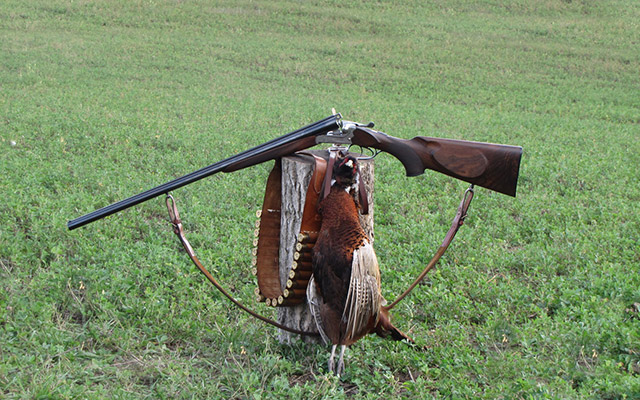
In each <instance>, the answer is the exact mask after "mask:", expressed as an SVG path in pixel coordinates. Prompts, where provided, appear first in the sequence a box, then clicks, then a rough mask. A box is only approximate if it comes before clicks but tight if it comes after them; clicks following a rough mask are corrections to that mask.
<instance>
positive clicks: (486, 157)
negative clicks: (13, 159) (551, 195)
mask: <svg viewBox="0 0 640 400" xmlns="http://www.w3.org/2000/svg"><path fill="white" fill-rule="evenodd" d="M372 128H373V123H369V124H366V125H364V124H360V123H356V122H352V121H347V120H344V119H342V116H341V115H340V114H333V115H331V116H329V117H327V118H324V119H322V120H320V121H317V122H314V123H312V124H310V125H307V126H305V127H303V128H300V129H297V130H295V131H293V132H290V133H287V134H285V135H283V136H280V137H278V138H275V139H273V140H270V141H268V142H266V143H263V144H261V145H258V146H256V147H253V148H251V149H249V150H246V151H243V152H241V153H239V154H236V155H234V156H231V157H229V158H226V159H224V160H222V161H218V162H216V163H214V164H211V165H209V166H207V167H204V168H201V169H199V170H197V171H194V172H191V173H190V174H187V175H184V176H182V177H180V178H177V179H174V180H172V181H170V182H167V183H164V184H162V185H160V186H156V187H154V188H152V189H149V190H147V191H146V192H142V193H139V194H136V195H135V196H132V197H129V198H127V199H125V200H121V201H119V202H117V203H113V204H111V205H109V206H106V207H103V208H101V209H99V210H96V211H93V212H91V213H89V214H86V215H83V216H81V217H78V218H76V219H73V220H71V221H69V222H68V223H67V226H68V228H69V229H70V230H72V229H76V228H79V227H81V226H83V225H86V224H89V223H91V222H93V221H96V220H98V219H101V218H104V217H106V216H108V215H111V214H114V213H117V212H119V211H122V210H124V209H126V208H129V207H132V206H134V205H136V204H140V203H142V202H144V201H147V200H150V199H152V198H154V197H157V196H160V195H163V194H168V193H169V192H170V191H172V190H175V189H177V188H180V187H183V186H185V185H188V184H190V183H193V182H195V181H198V180H200V179H203V178H206V177H208V176H211V175H213V174H216V173H218V172H233V171H237V170H240V169H243V168H247V167H250V166H253V165H256V164H260V163H263V162H265V161H269V160H274V159H277V158H280V157H284V156H287V155H290V154H293V153H295V152H297V151H301V150H304V149H307V148H310V147H313V146H315V145H316V144H319V143H333V144H347V145H357V146H361V147H366V148H372V149H376V150H377V151H382V152H387V153H390V154H392V155H393V156H395V157H396V158H398V159H399V160H400V162H402V164H403V165H404V168H405V170H406V173H407V176H416V175H420V174H422V173H424V171H425V169H431V170H434V171H438V172H441V173H443V174H445V175H448V176H451V177H454V178H457V179H460V180H463V181H465V182H469V183H471V184H474V185H478V186H482V187H485V188H488V189H491V190H495V191H497V192H500V193H504V194H507V195H510V196H515V195H516V186H517V183H518V173H519V169H520V158H521V157H522V148H521V147H519V146H509V145H502V144H490V143H480V142H472V141H465V140H453V139H440V138H432V137H424V136H417V137H414V138H413V139H400V138H396V137H393V136H389V135H387V134H385V133H382V132H379V131H376V130H373V129H372Z"/></svg>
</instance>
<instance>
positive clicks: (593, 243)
mask: <svg viewBox="0 0 640 400" xmlns="http://www.w3.org/2000/svg"><path fill="white" fill-rule="evenodd" d="M638 21H640V7H639V5H638V3H637V2H635V1H630V0H620V1H597V2H595V1H587V0H574V1H570V0H565V1H561V0H541V1H535V2H531V1H524V0H514V1H495V0H485V1H478V2H466V1H435V2H417V1H416V2H410V1H403V2H356V1H349V2H345V1H335V2H334V1H330V2H291V1H272V2H262V1H258V2H256V1H238V2H232V1H228V2H224V1H219V2H209V1H203V0H202V1H198V0H194V1H190V0H185V1H169V0H157V1H143V0H139V1H124V0H120V1H92V2H89V1H73V0H47V1H44V0H43V1H35V0H33V1H17V0H5V1H3V2H1V3H0V149H1V150H0V165H1V170H2V173H3V178H2V179H0V193H2V198H3V205H2V207H0V226H2V228H0V261H1V265H0V282H1V288H2V290H0V357H1V361H0V397H5V398H138V397H152V398H156V397H157V398H192V397H195V398H292V399H293V398H295V399H298V398H332V399H334V398H398V397H406V398H469V399H472V398H486V399H495V398H504V399H512V398H521V399H538V398H550V399H555V398H563V399H578V398H580V399H582V398H594V399H624V398H628V399H633V398H636V399H637V398H640V273H639V272H640V271H639V270H640V250H639V249H640V245H639V243H638V238H639V236H640V217H639V216H638V215H639V214H638V202H639V201H640V189H639V186H638V176H639V175H638V165H640V96H639V94H640V83H639V82H640V81H639V80H638V72H639V71H640V51H638V50H639V48H640V27H639V23H638ZM331 107H335V108H336V109H337V110H338V111H340V112H341V113H342V114H343V115H344V116H345V117H346V118H347V119H351V120H359V121H363V122H367V121H369V120H372V121H375V122H376V126H377V127H378V128H379V129H381V130H383V131H385V132H387V133H389V134H392V135H394V136H398V137H404V138H411V137H413V136H416V135H425V136H437V137H449V138H459V139H467V140H478V141H487V142H498V143H507V144H516V145H521V146H523V147H524V149H525V153H524V158H523V163H522V168H521V177H520V182H519V189H518V197H517V198H516V199H513V198H510V197H507V196H503V195H499V194H497V193H492V192H490V191H488V190H484V189H479V190H478V191H477V194H476V199H475V200H474V202H473V204H472V205H471V210H470V215H469V218H468V219H467V223H466V224H465V226H464V227H463V228H462V230H461V231H460V233H459V234H458V237H457V238H456V240H455V241H454V243H453V245H452V246H451V248H450V250H449V252H448V253H447V254H446V255H445V256H444V257H443V259H442V261H441V263H440V264H439V267H438V269H437V270H436V271H434V272H432V273H431V274H429V275H428V277H427V281H426V282H425V284H424V285H421V286H419V288H418V289H417V290H416V291H414V292H413V293H412V295H411V296H410V297H409V298H407V299H406V300H405V301H404V302H402V303H400V305H399V306H398V307H397V308H396V309H395V310H394V321H395V322H396V324H397V325H398V326H399V327H400V328H401V329H403V330H405V331H407V332H408V333H409V334H410V335H411V336H412V337H414V338H415V339H416V342H417V346H416V347H412V346H408V345H406V344H403V343H391V342H387V341H383V340H380V339H378V338H376V337H370V338H366V339H364V340H362V341H361V342H359V343H357V344H356V345H354V346H352V348H351V350H350V351H349V352H348V353H347V370H346V373H345V374H344V376H342V377H341V378H340V379H336V378H335V377H332V376H330V375H328V374H327V373H326V368H325V365H326V360H327V358H328V353H327V349H325V348H323V347H322V346H317V345H313V346H310V345H306V344H302V343H301V344H296V345H294V346H283V345H280V344H279V343H278V341H277V332H276V331H275V330H274V329H273V328H271V327H269V326H266V325H263V324H262V323H260V322H259V321H255V320H253V319H251V318H249V317H248V316H246V315H244V314H241V313H240V312H239V311H237V310H236V309H234V308H231V306H230V304H229V303H228V302H227V301H226V299H224V298H222V297H221V296H220V295H219V294H218V293H216V292H215V291H214V290H213V289H212V288H211V287H210V286H209V285H208V283H206V282H205V281H204V280H203V279H202V277H201V276H200V275H199V273H197V271H195V270H194V268H193V267H192V266H191V264H190V263H189V261H188V259H187V258H186V256H185V255H184V254H183V253H181V252H180V251H179V244H178V243H177V242H176V239H175V237H174V236H173V234H172V233H171V230H170V227H169V224H168V223H167V217H166V216H165V210H164V205H163V201H162V200H161V199H156V200H152V201H149V202H147V203H145V204H142V205H139V206H136V207H135V208H133V209H130V210H127V211H125V212H122V213H119V214H117V215H115V216H112V217H110V218H108V219H106V220H104V221H99V222H96V223H94V224H92V225H89V226H87V227H85V228H83V229H80V230H77V231H73V232H69V231H67V230H66V221H67V220H68V219H72V218H75V217H77V216H79V215H81V214H84V213H86V212H89V211H92V210H94V209H96V208H98V207H101V206H104V205H107V204H109V203H111V202H114V201H117V200H120V199H122V198H125V197H128V196H130V195H133V194H135V193H138V192H140V191H142V190H145V189H148V188H150V187H152V186H155V185H158V184H160V183H163V182H165V181H168V180H169V179H171V178H174V177H177V176H180V175H183V174H185V173H188V172H190V171H192V170H195V169H197V168H200V167H202V166H205V165H208V164H210V163H213V162H214V161H217V160H220V159H221V158H223V157H226V156H229V155H232V154H234V153H236V152H238V151H241V150H244V149H246V148H248V147H250V146H253V145H257V144H259V143H262V142H264V141H266V140H268V139H271V138H273V137H276V136H278V135H281V134H284V133H286V132H289V131H291V130H294V129H296V128H298V127H301V126H303V125H306V124H307V123H310V122H313V121H315V120H318V119H320V118H323V117H325V116H327V115H329V113H330V110H331ZM269 167H270V165H260V166H257V167H253V168H250V169H246V170H243V171H241V172H237V173H233V174H227V175H219V176H215V177H212V178H210V179H206V180H204V181H200V182H198V183H195V184H193V185H191V186H189V187H187V188H184V189H180V190H178V191H176V192H175V193H174V194H175V195H176V196H177V197H178V201H179V203H180V205H181V208H182V214H183V215H182V216H183V219H184V220H185V224H186V228H187V229H188V231H189V232H190V234H191V238H192V242H193V244H194V246H195V247H196V249H198V251H199V254H200V256H201V258H202V259H203V260H204V261H205V263H206V264H207V265H212V266H213V267H212V270H213V271H214V272H215V275H216V276H218V277H219V278H220V280H221V281H222V282H223V283H224V284H225V285H226V286H228V287H230V288H232V290H233V293H234V296H236V297H238V298H240V299H242V300H243V301H245V302H246V303H249V304H251V303H252V301H253V289H254V287H255V282H254V279H253V277H252V276H251V274H250V271H249V270H250V268H249V265H250V259H251V255H250V251H249V249H250V247H251V245H250V243H251V233H252V224H253V222H254V221H253V220H254V218H255V217H254V212H255V210H256V209H257V208H258V207H259V205H260V203H261V196H262V191H263V185H264V182H265V180H266V175H267V173H268V170H269ZM402 172H403V171H402V168H401V165H400V163H399V162H398V161H397V160H394V159H393V158H392V157H390V156H380V157H378V159H376V183H377V184H376V192H375V197H376V199H375V200H376V201H375V207H376V249H377V253H378V256H379V258H380V262H381V268H382V279H383V293H384V295H385V296H386V297H387V298H388V299H392V298H393V297H394V296H395V294H397V293H399V292H400V291H402V290H403V289H404V288H405V287H406V286H407V285H408V284H409V283H410V281H411V280H412V279H413V277H414V276H415V275H417V273H418V272H419V271H420V270H421V269H422V267H423V265H424V264H425V263H426V262H428V260H429V258H430V257H431V255H432V254H433V252H435V250H436V248H437V246H438V245H439V243H440V241H441V240H442V236H443V235H444V233H445V232H446V230H447V229H448V226H449V223H450V220H451V218H452V217H453V214H454V211H455V207H456V205H457V203H458V196H459V195H460V193H461V192H462V190H463V189H464V188H465V186H466V185H465V184H464V183H462V182H459V181H455V180H453V179H450V178H447V177H445V176H441V175H438V174H436V173H432V172H431V173H429V172H428V173H426V174H425V175H423V176H420V177H417V178H405V177H404V175H403V173H402ZM256 307H260V306H259V305H258V306H256ZM261 310H262V311H263V312H264V313H266V314H270V313H272V312H273V310H270V309H261Z"/></svg>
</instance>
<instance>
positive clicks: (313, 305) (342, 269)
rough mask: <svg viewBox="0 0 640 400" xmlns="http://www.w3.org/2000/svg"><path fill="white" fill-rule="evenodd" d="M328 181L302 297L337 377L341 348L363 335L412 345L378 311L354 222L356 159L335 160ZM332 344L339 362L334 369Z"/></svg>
mask: <svg viewBox="0 0 640 400" xmlns="http://www.w3.org/2000/svg"><path fill="white" fill-rule="evenodd" d="M333 179H334V182H333V183H332V186H331V190H330V192H329V195H328V196H327V197H326V198H325V199H324V200H323V201H322V202H321V203H320V214H321V215H322V227H321V229H320V232H319V235H318V240H317V242H316V245H315V247H314V250H313V277H312V279H311V281H310V282H309V285H308V287H307V298H308V299H309V306H310V309H311V312H312V314H313V316H314V318H315V321H316V325H317V327H318V330H319V331H320V335H321V336H322V338H323V340H324V341H325V343H327V344H328V343H331V344H332V348H331V357H330V358H329V371H331V372H335V373H336V374H337V375H340V374H341V373H342V371H343V370H344V351H345V349H346V347H347V346H349V345H351V344H353V343H355V342H356V341H358V340H359V339H360V338H362V337H363V336H365V335H367V334H369V333H376V334H378V335H379V336H381V337H389V336H391V338H392V339H394V340H402V339H406V340H408V341H411V342H413V340H412V339H411V338H409V337H408V336H407V335H405V334H404V333H402V332H401V331H399V330H398V329H397V328H396V327H394V326H393V325H392V324H391V321H390V317H389V314H388V312H387V311H386V310H385V309H384V308H383V302H384V299H383V298H382V295H381V293H380V270H379V268H378V260H377V258H376V254H375V252H374V250H373V246H372V245H371V241H370V239H369V238H368V237H367V235H366V233H365V232H364V231H363V230H362V227H361V226H360V221H359V219H358V207H357V200H356V198H357V197H356V196H355V194H356V190H357V187H358V179H359V176H358V165H357V160H356V159H355V158H354V157H353V156H346V157H343V156H339V157H338V159H337V160H336V162H335V166H334V169H333ZM338 345H340V346H341V349H340V358H339V360H338V365H337V368H335V369H334V365H335V364H334V363H335V353H336V348H337V346H338Z"/></svg>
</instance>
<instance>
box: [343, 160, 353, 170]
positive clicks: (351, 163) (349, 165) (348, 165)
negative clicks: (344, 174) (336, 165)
mask: <svg viewBox="0 0 640 400" xmlns="http://www.w3.org/2000/svg"><path fill="white" fill-rule="evenodd" d="M344 165H346V166H347V167H349V168H353V160H347V162H346V163H344Z"/></svg>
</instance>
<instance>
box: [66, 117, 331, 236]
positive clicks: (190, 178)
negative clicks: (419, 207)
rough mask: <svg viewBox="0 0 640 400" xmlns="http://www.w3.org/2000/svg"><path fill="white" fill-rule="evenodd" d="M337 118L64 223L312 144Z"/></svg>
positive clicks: (82, 221) (81, 221)
mask: <svg viewBox="0 0 640 400" xmlns="http://www.w3.org/2000/svg"><path fill="white" fill-rule="evenodd" d="M340 118H341V117H340V114H335V115H332V116H330V117H327V118H325V119H322V120H320V121H317V122H314V123H312V124H310V125H307V126H305V127H303V128H300V129H298V130H295V131H293V132H290V133H287V134H285V135H283V136H280V137H278V138H275V139H273V140H270V141H268V142H266V143H263V144H261V145H259V146H256V147H253V148H251V149H249V150H246V151H243V152H242V153H239V154H236V155H234V156H231V157H229V158H226V159H224V160H222V161H218V162H217V163H214V164H211V165H209V166H207V167H204V168H201V169H199V170H197V171H194V172H191V173H190V174H187V175H184V176H182V177H180V178H176V179H174V180H172V181H170V182H167V183H165V184H162V185H160V186H156V187H154V188H152V189H149V190H147V191H146V192H142V193H139V194H137V195H135V196H131V197H129V198H127V199H124V200H121V201H119V202H117V203H113V204H111V205H108V206H106V207H103V208H100V209H98V210H96V211H93V212H91V213H89V214H86V215H83V216H81V217H78V218H76V219H73V220H71V221H69V222H68V223H67V227H68V228H69V230H73V229H76V228H79V227H81V226H84V225H86V224H89V223H91V222H94V221H96V220H99V219H101V218H104V217H107V216H109V215H111V214H115V213H117V212H119V211H122V210H124V209H126V208H129V207H133V206H135V205H136V204H140V203H142V202H145V201H147V200H150V199H152V198H154V197H157V196H160V195H163V194H166V193H169V192H170V191H172V190H175V189H178V188H181V187H183V186H186V185H188V184H190V183H193V182H196V181H198V180H200V179H203V178H206V177H208V176H211V175H213V174H216V173H218V172H232V171H236V170H239V169H241V168H245V167H249V166H251V165H255V164H258V163H260V162H263V161H266V160H268V159H270V158H268V157H270V155H271V154H272V153H280V152H281V151H283V150H285V149H286V151H289V150H290V151H289V152H290V153H294V152H296V151H299V150H303V149H305V148H308V147H311V146H313V145H315V137H316V136H318V135H321V134H323V133H326V132H330V131H332V130H338V129H339V128H340V126H339V122H340ZM303 139H309V140H303Z"/></svg>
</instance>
